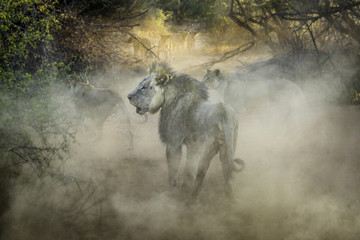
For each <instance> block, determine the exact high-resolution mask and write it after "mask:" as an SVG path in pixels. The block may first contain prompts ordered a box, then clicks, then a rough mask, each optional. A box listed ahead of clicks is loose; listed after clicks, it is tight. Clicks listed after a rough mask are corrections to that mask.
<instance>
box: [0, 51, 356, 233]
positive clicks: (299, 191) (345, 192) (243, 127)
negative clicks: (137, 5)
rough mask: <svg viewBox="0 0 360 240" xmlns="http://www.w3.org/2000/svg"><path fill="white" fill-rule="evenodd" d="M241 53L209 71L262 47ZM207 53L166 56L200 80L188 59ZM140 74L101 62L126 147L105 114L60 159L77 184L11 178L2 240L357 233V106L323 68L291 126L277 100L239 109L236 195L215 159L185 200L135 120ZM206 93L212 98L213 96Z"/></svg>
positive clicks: (306, 85)
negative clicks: (124, 121) (343, 99)
mask: <svg viewBox="0 0 360 240" xmlns="http://www.w3.org/2000/svg"><path fill="white" fill-rule="evenodd" d="M189 57H191V58H190V59H191V61H189ZM240 58H241V57H239V58H237V59H231V60H228V61H226V62H224V63H221V64H218V65H216V66H215V67H214V68H220V69H224V70H227V71H229V72H231V71H235V70H236V69H237V68H238V67H239V66H240V65H241V64H240V62H241V61H243V60H247V61H248V62H253V61H254V60H258V59H266V58H268V56H264V55H263V56H258V55H247V56H245V55H244V56H243V59H240ZM194 59H196V60H194ZM208 60H211V59H210V58H209V57H208V56H203V55H199V56H198V57H196V56H195V57H194V56H179V57H178V58H176V59H174V60H173V61H172V62H171V65H172V66H173V67H174V69H175V70H176V71H178V72H186V73H189V74H191V75H192V76H194V77H196V78H197V79H199V80H201V79H202V76H203V75H204V74H205V71H206V69H189V67H190V66H193V65H198V64H201V63H203V62H204V61H208ZM240 60H241V61H240ZM350 70H351V69H350ZM145 75H146V74H145V73H144V72H142V71H139V72H137V73H134V72H130V71H125V70H124V69H110V70H109V71H108V73H107V74H106V75H103V74H99V76H97V77H96V79H94V80H93V83H94V84H95V85H96V86H105V87H112V89H115V90H116V91H118V92H119V93H120V95H121V96H122V98H123V99H124V100H125V102H126V104H127V109H128V111H129V114H130V115H131V121H132V131H133V133H134V142H135V146H134V150H133V151H130V150H128V144H127V139H126V134H124V133H123V131H122V129H121V127H122V126H121V120H119V119H117V118H114V117H111V118H110V119H108V121H107V122H106V123H105V126H104V138H103V140H101V141H98V142H93V141H92V140H91V130H85V131H82V132H79V133H78V135H77V140H78V143H76V144H74V145H73V146H72V150H71V153H70V157H69V159H68V160H66V161H65V162H64V163H62V164H59V166H60V167H61V168H62V169H63V172H64V173H65V175H67V176H72V177H74V179H75V178H76V180H78V182H77V181H76V180H74V181H73V182H71V180H69V181H68V183H67V184H60V183H58V182H56V181H54V180H51V179H49V180H48V181H46V184H45V183H43V182H34V184H33V188H27V189H21V188H16V187H15V188H14V190H13V194H12V200H13V202H12V205H11V211H10V212H8V213H7V221H8V225H9V227H8V229H7V231H6V232H5V233H4V235H3V236H2V239H8V240H11V239H30V240H31V239H65V238H66V239H196V240H198V239H274V240H278V239H286V240H296V239H301V240H303V239H309V240H314V239H332V240H333V239H354V240H355V239H357V238H358V236H360V200H359V199H360V198H359V197H360V192H359V187H358V186H359V183H360V175H359V173H358V172H359V169H360V162H359V159H360V152H359V142H360V122H359V119H360V111H359V107H357V106H345V105H344V106H340V105H338V104H336V103H334V102H335V101H334V99H335V98H336V97H338V96H337V95H338V94H339V90H341V87H342V84H341V83H340V82H339V81H338V79H337V78H335V77H334V75H333V74H332V72H327V73H326V74H323V75H321V76H317V77H316V78H312V79H303V81H302V82H301V86H300V87H301V88H302V89H303V93H304V96H305V98H306V102H304V106H303V107H302V108H301V110H299V116H300V117H299V124H293V123H289V122H288V121H286V119H284V118H279V117H278V116H279V115H280V116H281V114H282V113H281V109H282V108H281V107H278V108H276V109H277V110H276V111H275V110H273V109H272V110H267V109H265V110H264V111H260V112H256V113H255V114H246V113H244V114H240V115H239V135H238V142H237V150H236V154H235V155H236V156H237V157H240V158H242V159H244V160H245V162H246V168H245V170H244V171H243V172H241V173H239V174H234V179H233V188H234V193H235V198H236V202H234V203H231V202H229V201H227V200H226V199H225V198H224V192H223V188H222V187H223V178H222V172H221V166H220V164H219V159H218V156H216V157H215V158H214V159H213V161H212V164H211V166H210V169H209V171H208V174H207V176H206V178H205V180H204V184H203V189H202V191H201V193H200V195H199V198H198V199H197V201H196V202H195V203H193V204H191V205H187V204H185V203H184V202H182V201H179V200H177V199H175V198H173V197H171V195H169V194H168V186H167V165H166V159H165V147H164V146H163V144H162V143H161V142H160V140H159V136H158V133H157V126H158V122H157V121H158V115H149V120H148V122H146V123H145V124H141V123H139V122H140V121H141V120H142V118H141V117H140V116H137V115H136V113H135V108H134V107H132V106H130V104H129V103H128V101H127V98H126V95H127V94H128V93H129V92H130V91H131V90H132V89H133V88H135V87H136V86H137V84H138V82H139V81H140V80H142V79H143V77H145ZM210 93H211V99H213V100H214V101H217V100H218V98H217V96H216V93H215V92H214V91H210ZM286 98H287V99H288V100H289V101H293V100H296V99H292V96H286ZM234 101H236V99H235V100H234ZM279 111H280V112H279ZM69 179H70V178H69Z"/></svg>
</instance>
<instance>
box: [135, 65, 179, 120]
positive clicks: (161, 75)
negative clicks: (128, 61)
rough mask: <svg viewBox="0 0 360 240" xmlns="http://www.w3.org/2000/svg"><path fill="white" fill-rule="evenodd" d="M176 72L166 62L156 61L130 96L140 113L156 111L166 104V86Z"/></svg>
mask: <svg viewBox="0 0 360 240" xmlns="http://www.w3.org/2000/svg"><path fill="white" fill-rule="evenodd" d="M174 75H175V73H174V72H173V70H172V69H171V68H170V67H169V66H168V65H167V64H166V63H154V64H152V65H151V66H150V68H149V75H148V76H147V77H145V79H144V80H142V81H141V82H140V83H139V85H138V86H137V87H136V88H135V90H134V91H132V92H131V93H130V94H129V95H128V98H129V100H130V103H131V104H132V105H134V106H135V107H136V112H137V113H138V114H140V115H143V114H145V113H146V112H148V111H149V112H150V113H156V112H157V111H158V110H159V109H160V108H161V107H162V105H163V104H164V100H165V98H164V88H165V86H166V84H167V82H168V81H169V80H170V79H171V78H173V76H174Z"/></svg>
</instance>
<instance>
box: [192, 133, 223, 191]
mask: <svg viewBox="0 0 360 240" xmlns="http://www.w3.org/2000/svg"><path fill="white" fill-rule="evenodd" d="M218 149H219V146H218V142H217V140H216V139H215V138H211V139H207V140H205V143H204V144H202V146H201V148H200V149H199V150H198V152H197V154H194V156H193V157H194V158H195V159H188V161H189V160H192V161H194V160H195V161H196V160H198V166H197V170H196V175H195V182H194V185H193V191H192V197H197V195H199V193H200V190H201V185H202V183H203V181H204V178H205V175H206V172H207V170H208V169H209V166H210V162H211V160H212V159H213V158H214V156H215V155H216V153H217V152H218Z"/></svg>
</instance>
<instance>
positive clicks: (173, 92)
mask: <svg viewBox="0 0 360 240" xmlns="http://www.w3.org/2000/svg"><path fill="white" fill-rule="evenodd" d="M128 98H129V100H130V103H131V104H132V105H134V106H135V107H136V112H137V113H138V114H144V113H146V112H148V111H149V112H150V113H156V112H157V111H159V110H160V109H161V110H160V121H159V134H160V138H161V141H162V142H163V143H164V144H166V157H167V163H168V170H169V182H170V186H171V187H175V186H179V185H180V184H179V183H178V182H177V181H176V179H175V177H176V175H177V173H178V170H179V163H180V160H181V154H182V145H186V148H187V162H186V167H185V171H186V176H187V177H190V179H187V180H190V181H191V182H190V183H191V185H190V186H188V181H187V182H186V183H183V185H182V186H181V187H185V189H189V188H188V187H190V191H191V195H192V196H193V197H195V196H197V195H198V193H199V191H200V188H201V184H202V182H203V180H204V177H205V174H206V171H207V170H208V168H209V165H210V161H211V159H212V158H213V157H214V156H215V155H216V154H217V153H218V152H219V153H220V161H221V164H222V169H223V175H224V178H225V193H226V195H227V196H229V197H231V196H232V189H231V185H230V179H231V175H232V171H236V172H240V171H241V170H242V169H243V167H244V162H243V161H242V160H240V159H234V151H235V145H236V137H237V122H236V119H235V117H234V115H233V113H232V111H231V109H229V108H228V107H227V106H226V105H224V104H222V103H211V102H209V101H208V92H207V88H206V86H205V85H204V84H203V83H201V82H199V81H197V80H195V79H194V78H192V77H190V76H188V75H185V74H177V73H175V72H174V71H173V70H172V69H171V68H170V67H169V66H168V65H167V64H166V63H154V64H152V65H151V66H150V68H149V75H148V76H147V77H146V78H145V79H144V80H142V81H141V82H140V83H139V85H138V86H137V87H136V88H135V90H134V91H132V92H131V93H130V94H129V95H128ZM235 163H238V164H239V165H240V167H239V168H238V167H237V166H236V164H235ZM196 165H197V167H195V169H196V170H195V172H193V171H192V170H193V169H194V168H193V166H196Z"/></svg>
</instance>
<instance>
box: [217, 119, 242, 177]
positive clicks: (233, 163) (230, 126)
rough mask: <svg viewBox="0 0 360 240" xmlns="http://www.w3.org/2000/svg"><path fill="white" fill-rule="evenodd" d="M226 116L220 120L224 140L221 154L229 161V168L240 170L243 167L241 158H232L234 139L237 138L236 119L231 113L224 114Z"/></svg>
mask: <svg viewBox="0 0 360 240" xmlns="http://www.w3.org/2000/svg"><path fill="white" fill-rule="evenodd" d="M226 116H227V117H226V118H225V119H224V120H222V124H221V125H222V126H221V127H222V129H223V133H224V138H225V139H224V140H225V142H224V143H223V146H222V147H221V148H222V149H223V151H222V154H221V155H223V157H224V158H226V160H227V161H228V163H229V166H230V168H231V169H232V170H233V171H235V172H241V171H242V170H243V169H244V167H245V162H244V161H243V160H242V159H239V158H234V152H235V146H236V140H237V121H236V119H235V118H232V117H231V115H229V114H226Z"/></svg>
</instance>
